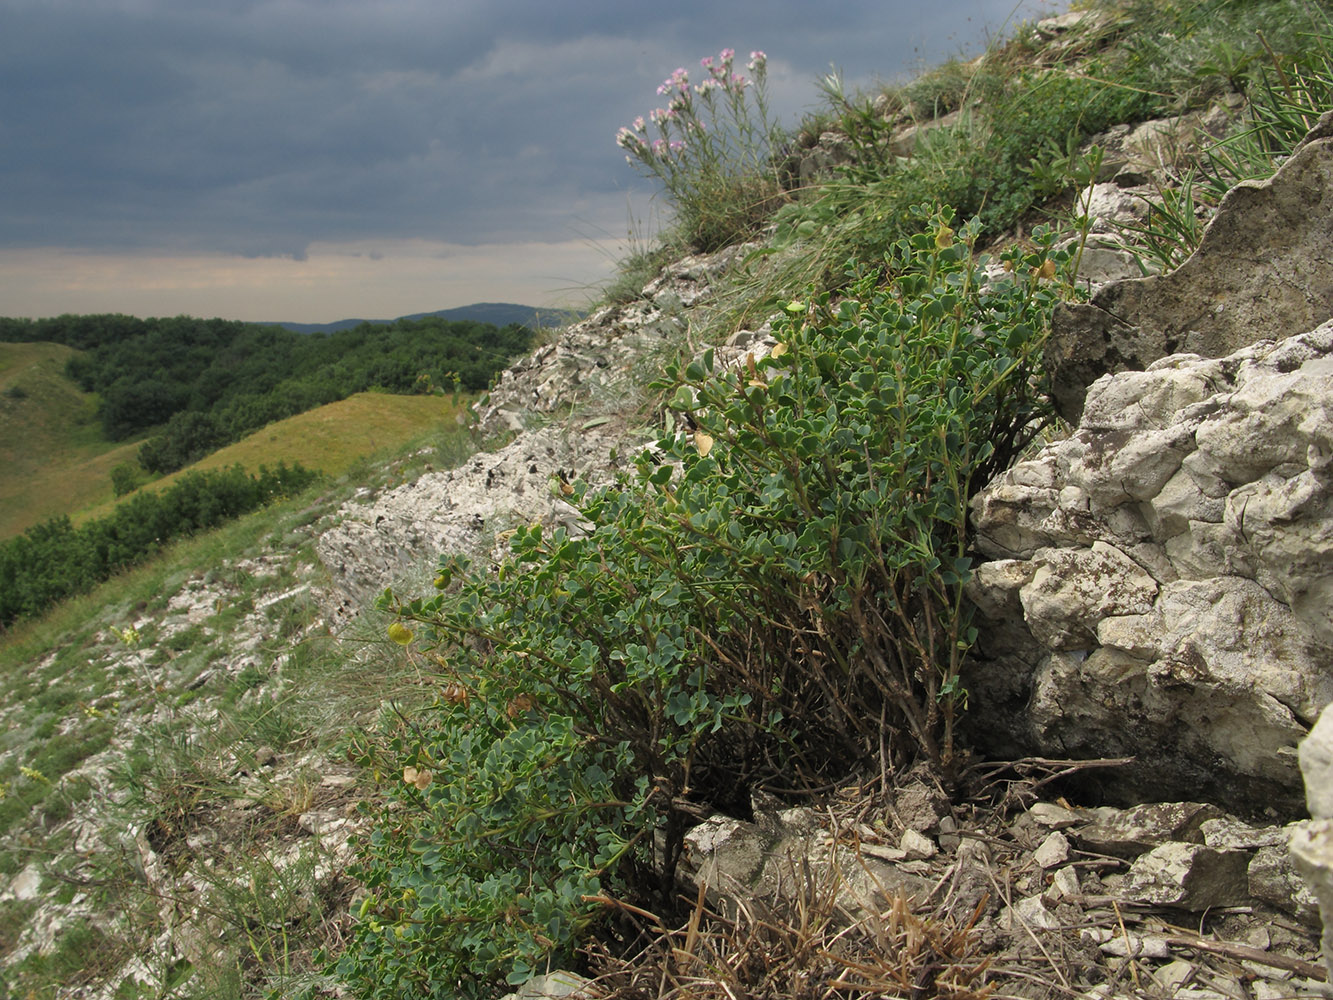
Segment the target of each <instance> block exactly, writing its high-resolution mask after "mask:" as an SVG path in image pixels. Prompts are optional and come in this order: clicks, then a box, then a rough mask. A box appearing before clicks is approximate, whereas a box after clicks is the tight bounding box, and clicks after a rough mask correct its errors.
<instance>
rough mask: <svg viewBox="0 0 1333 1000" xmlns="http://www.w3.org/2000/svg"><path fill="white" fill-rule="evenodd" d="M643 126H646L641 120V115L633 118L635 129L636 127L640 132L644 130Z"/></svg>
mask: <svg viewBox="0 0 1333 1000" xmlns="http://www.w3.org/2000/svg"><path fill="white" fill-rule="evenodd" d="M645 127H646V126H645V123H644V120H643V115H639V117H638V118H635V119H634V128H635V129H637V130H638V131H640V132H642V131H643V130H644V128H645Z"/></svg>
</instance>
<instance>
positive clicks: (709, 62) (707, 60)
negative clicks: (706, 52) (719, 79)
mask: <svg viewBox="0 0 1333 1000" xmlns="http://www.w3.org/2000/svg"><path fill="white" fill-rule="evenodd" d="M699 65H700V66H702V67H703V68H704V69H712V68H713V57H712V56H704V57H703V58H702V59H700V60H699Z"/></svg>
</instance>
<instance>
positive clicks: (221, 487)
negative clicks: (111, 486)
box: [0, 463, 318, 629]
mask: <svg viewBox="0 0 1333 1000" xmlns="http://www.w3.org/2000/svg"><path fill="white" fill-rule="evenodd" d="M316 478H318V473H315V472H311V471H310V470H308V469H305V468H303V467H302V466H300V465H293V466H288V465H287V464H285V463H281V464H279V465H278V467H277V468H276V469H268V468H264V467H261V468H260V470H259V473H258V474H257V475H248V474H247V473H246V472H245V470H243V469H242V468H241V467H240V466H239V465H236V466H232V467H231V468H229V469H217V470H211V471H207V472H187V473H186V474H185V475H183V476H182V477H181V478H180V480H179V481H177V482H176V483H174V484H173V485H172V486H171V487H169V488H168V489H166V490H163V491H162V492H160V493H140V494H138V495H137V496H134V497H131V498H130V499H129V500H125V501H122V502H121V503H119V504H117V505H116V508H115V510H114V512H113V513H111V514H110V515H108V516H106V517H103V518H98V519H96V520H92V521H87V522H85V523H84V524H81V525H79V526H77V527H76V526H75V525H74V524H73V523H72V522H71V521H70V519H69V518H68V517H67V516H62V517H53V518H51V519H49V520H47V521H45V522H43V523H42V524H39V525H36V526H34V527H32V528H29V529H28V530H27V531H25V532H24V533H23V534H22V535H19V536H17V537H15V538H10V539H7V540H6V541H4V542H0V629H3V628H4V627H6V626H8V625H10V624H12V623H13V622H14V621H16V620H17V619H19V618H24V617H27V616H30V615H34V614H38V613H40V612H42V611H44V610H45V609H47V608H49V607H50V606H51V605H53V604H55V603H56V602H58V601H61V600H64V599H65V598H66V597H71V596H73V595H75V594H80V593H84V592H86V591H88V590H91V589H92V587H93V586H94V585H95V584H97V583H100V582H101V581H103V580H105V579H107V578H108V577H110V576H111V575H112V574H113V573H116V572H118V571H119V570H122V569H125V568H127V567H129V566H133V565H134V564H135V563H138V562H140V561H142V560H143V559H144V558H145V557H146V556H148V555H151V554H152V553H153V552H156V551H157V550H158V549H160V548H161V547H162V546H164V545H165V544H167V543H168V542H170V541H172V540H173V539H177V538H180V537H182V536H184V535H192V534H194V533H195V532H198V531H203V530H205V529H208V528H215V527H217V526H218V525H220V524H222V523H223V522H224V521H228V520H231V519H232V518H235V517H239V516H240V515H242V514H246V513H249V512H250V511H252V510H255V509H256V508H258V507H261V506H264V505H265V504H267V503H271V502H273V501H275V500H280V499H283V498H285V497H287V496H290V495H292V494H294V493H296V492H299V491H300V490H302V489H304V488H305V487H306V486H308V485H309V484H310V483H312V482H313V481H314V480H315V479H316Z"/></svg>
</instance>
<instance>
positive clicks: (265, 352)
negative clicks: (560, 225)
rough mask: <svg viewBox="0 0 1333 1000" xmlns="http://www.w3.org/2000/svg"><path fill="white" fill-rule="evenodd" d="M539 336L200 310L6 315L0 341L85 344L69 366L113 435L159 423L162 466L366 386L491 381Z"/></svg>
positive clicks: (157, 469)
mask: <svg viewBox="0 0 1333 1000" xmlns="http://www.w3.org/2000/svg"><path fill="white" fill-rule="evenodd" d="M532 338H533V333H532V331H531V330H529V329H528V328H527V327H524V326H518V325H517V324H511V325H509V326H504V327H497V326H495V325H493V324H490V323H480V322H475V321H467V320H445V319H441V318H439V317H435V316H428V317H422V318H419V319H401V320H396V321H395V322H393V323H388V324H376V323H362V324H360V325H358V326H355V327H353V328H351V329H348V330H340V331H337V332H336V333H328V334H325V333H312V334H301V333H294V332H292V331H290V330H287V329H284V328H283V327H279V326H271V325H261V324H256V323H243V322H239V321H235V320H223V319H197V318H194V317H190V316H177V317H174V318H162V319H139V318H137V317H134V316H123V315H118V314H107V315H90V316H76V315H66V316H57V317H53V318H48V319H36V320H34V319H13V318H0V341H49V342H52V343H58V344H65V345H68V346H70V347H73V348H76V349H78V350H80V351H81V352H82V353H81V354H79V355H76V356H75V357H73V358H71V359H70V361H69V362H68V364H67V367H66V373H67V374H68V375H69V377H70V378H71V379H73V380H74V381H75V382H76V383H78V385H79V387H80V388H81V389H83V390H84V391H85V392H95V393H97V394H98V397H99V404H98V416H99V419H100V420H101V424H102V431H103V433H104V434H105V436H106V437H107V439H108V440H112V441H121V440H124V439H126V438H129V437H133V436H134V435H136V434H141V433H143V432H145V431H149V430H153V429H157V430H158V433H156V434H155V435H154V436H153V437H151V438H149V439H148V440H147V441H145V442H144V444H143V445H142V446H141V447H140V449H139V455H138V458H139V463H140V465H142V466H143V467H144V469H145V470H146V471H148V472H153V473H165V472H171V471H174V470H176V469H179V468H182V467H183V466H185V465H187V464H189V463H190V462H193V461H195V460H197V459H198V458H201V457H203V456H204V455H206V454H208V453H209V452H212V451H214V450H216V449H218V448H220V447H222V446H223V445H226V444H230V443H231V442H233V441H236V440H239V439H240V438H241V437H243V436H244V435H246V434H248V433H250V432H251V431H254V430H257V429H258V428H260V427H263V426H264V425H265V424H268V423H271V422H273V421H275V420H281V419H283V418H285V417H290V416H294V415H296V414H298V413H303V412H305V411H306V410H310V409H313V408H315V407H317V406H322V405H324V404H326V403H332V402H336V401H338V400H340V399H346V398H347V397H348V396H350V395H352V394H353V393H357V392H363V391H366V390H368V389H380V390H383V391H386V392H393V393H411V392H430V391H437V390H441V389H446V390H447V389H453V390H455V391H457V390H459V389H462V390H466V391H480V390H484V389H486V388H487V387H488V386H489V385H490V383H491V381H492V380H493V379H494V378H495V376H496V375H497V374H498V373H499V372H500V371H501V370H503V369H504V367H505V366H506V365H507V364H508V363H509V361H510V359H512V358H513V357H515V356H516V355H518V354H521V353H523V352H524V351H526V350H528V348H529V347H530V346H531V343H532Z"/></svg>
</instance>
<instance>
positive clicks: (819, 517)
mask: <svg viewBox="0 0 1333 1000" xmlns="http://www.w3.org/2000/svg"><path fill="white" fill-rule="evenodd" d="M918 222H919V224H920V225H922V226H923V227H924V228H923V231H921V232H919V233H918V234H917V235H916V236H914V237H913V238H911V239H910V240H902V241H899V242H898V243H897V244H896V245H895V246H894V247H893V248H892V252H891V254H889V255H888V257H887V258H886V259H885V262H884V264H885V266H884V268H883V269H882V270H881V271H880V273H879V274H877V275H875V276H874V277H873V278H865V279H862V280H860V281H859V282H858V283H857V284H856V285H855V286H854V288H853V293H852V294H851V295H849V296H848V297H847V298H845V299H843V300H842V301H836V302H835V301H833V300H831V299H830V298H829V297H828V296H826V295H825V296H819V297H815V298H812V299H811V300H809V301H800V302H789V303H788V304H787V308H786V314H785V316H784V317H783V318H782V319H781V320H779V321H777V322H775V324H774V333H775V336H776V337H777V338H778V339H779V345H778V346H777V347H776V348H774V349H773V351H772V353H771V354H769V355H768V356H767V357H764V358H759V359H756V358H754V357H753V356H751V357H748V358H746V359H744V360H743V361H742V362H741V363H739V364H738V365H727V364H724V363H723V362H722V361H721V360H720V359H719V358H718V357H717V356H716V355H715V354H714V353H713V352H711V351H710V352H707V353H705V355H704V356H703V357H702V358H701V359H700V360H698V361H695V362H693V363H691V364H689V365H688V366H686V367H684V369H683V370H682V369H679V368H677V369H673V370H671V371H669V373H668V377H669V378H672V379H674V380H676V381H677V382H678V384H677V385H675V386H674V387H673V388H674V389H675V393H674V396H673V397H672V403H671V405H672V408H673V410H675V411H676V412H677V413H678V414H680V416H679V419H678V421H677V422H675V423H674V424H673V429H672V430H671V431H670V432H669V433H668V434H667V435H666V436H665V437H664V438H663V439H662V440H661V441H660V442H659V443H658V445H657V448H656V449H655V450H650V451H648V452H645V453H644V455H643V456H641V458H640V460H639V464H638V471H637V474H636V475H634V476H633V477H631V478H629V479H627V480H625V481H623V482H620V483H618V484H616V485H614V486H609V487H601V488H592V487H590V486H588V485H587V484H586V483H583V482H581V481H580V482H575V483H565V482H563V481H560V482H558V483H556V484H553V485H554V488H556V489H558V490H559V491H560V492H561V493H562V494H565V495H566V497H567V498H568V499H569V500H570V501H571V502H573V503H575V504H577V505H578V507H579V509H580V510H581V512H582V514H583V516H584V518H585V519H586V527H587V530H586V531H584V532H579V533H570V532H568V531H566V530H565V529H563V528H559V529H556V530H555V531H551V532H548V531H545V530H543V529H542V528H540V527H538V526H531V527H522V528H520V529H518V530H517V531H515V532H514V534H513V537H512V543H511V544H512V549H511V553H510V555H509V557H508V558H507V559H506V561H505V562H503V563H502V564H501V565H500V566H499V568H498V570H497V571H496V572H494V573H482V572H473V571H470V570H468V568H467V567H466V566H465V565H464V564H463V563H461V562H460V561H459V560H457V559H452V558H449V559H445V560H443V561H442V562H441V569H440V575H439V577H438V578H437V580H436V585H437V587H438V588H439V590H440V592H439V593H438V594H436V595H435V596H434V597H432V598H429V599H424V598H423V599H418V600H413V601H407V602H403V601H400V600H399V599H397V598H396V597H395V596H394V595H392V594H391V593H389V594H386V596H385V599H384V602H383V605H384V606H385V607H386V608H387V609H389V610H391V611H393V612H395V613H396V616H397V619H398V620H396V621H395V622H394V623H393V624H392V625H391V626H390V627H389V637H390V638H391V639H392V640H394V641H395V642H398V643H400V644H403V645H408V646H412V647H414V648H417V649H420V650H421V651H422V655H423V656H426V657H429V659H428V661H427V662H433V663H434V664H436V666H437V668H438V671H439V678H438V682H439V685H440V688H439V690H440V696H439V699H438V700H437V702H436V703H435V705H434V706H433V707H432V708H430V709H429V710H428V711H426V712H425V713H424V714H418V715H416V716H414V717H410V718H400V719H399V723H398V725H397V726H396V728H394V729H392V730H391V731H390V732H388V733H385V734H382V735H379V736H374V737H362V738H358V740H357V741H356V744H355V752H356V755H358V756H359V757H360V758H361V759H362V760H363V761H364V762H366V763H367V764H368V765H371V766H373V767H374V768H375V769H376V771H377V773H379V774H380V775H381V776H383V777H384V778H385V779H386V781H387V783H388V790H389V792H390V795H389V798H390V799H391V802H390V803H389V804H388V805H387V806H386V807H385V808H384V809H383V811H382V812H380V813H379V815H378V816H377V817H376V825H375V829H374V832H373V833H372V834H371V836H370V838H369V841H368V843H367V845H366V848H365V852H364V855H363V858H362V861H361V865H360V867H359V869H358V870H357V872H356V873H355V874H357V875H358V876H359V877H360V879H361V880H362V881H363V883H364V884H365V886H366V887H367V895H366V896H365V897H364V899H363V900H361V901H360V904H359V906H358V907H357V908H356V911H355V912H356V915H357V918H358V919H357V922H356V924H355V927H354V930H353V937H352V940H351V942H350V945H349V947H348V949H347V950H346V951H345V952H344V954H343V955H342V956H341V958H340V959H339V961H338V963H337V968H338V970H339V972H340V973H341V974H342V975H343V976H344V977H346V978H348V979H350V980H352V981H354V982H355V984H356V985H357V987H358V988H359V989H360V990H361V991H362V995H364V996H367V997H375V998H387V997H395V998H398V997H404V998H416V997H422V998H424V997H437V996H446V995H448V996H453V995H462V996H470V995H478V996H479V995H486V994H487V993H488V992H490V991H491V990H492V989H494V988H496V987H497V984H498V983H499V982H500V981H503V980H504V979H506V978H507V979H508V980H509V981H510V982H520V981H522V980H524V979H526V978H527V977H528V976H529V975H530V974H532V973H533V972H534V971H538V970H540V969H541V968H542V967H544V964H545V963H547V962H548V961H564V960H568V959H569V958H570V954H571V951H572V949H573V948H574V946H575V944H576V943H577V942H578V941H579V939H580V938H581V937H582V936H583V935H585V934H586V933H587V932H588V931H589V929H590V928H592V927H594V926H595V925H596V921H597V918H598V916H599V913H600V912H601V910H602V909H603V908H604V907H605V905H606V902H607V897H608V895H615V896H621V897H626V896H627V897H629V898H631V899H635V898H637V899H639V900H641V901H643V902H644V903H652V904H654V905H669V903H670V900H671V897H672V895H673V885H674V881H673V869H674V865H675V861H676V858H677V857H678V855H679V852H680V849H681V844H682V837H683V834H684V832H685V831H686V829H687V828H688V826H689V824H690V823H691V822H693V819H692V817H694V816H697V815H698V814H700V813H701V812H703V811H705V810H706V809H708V808H709V807H712V806H721V807H725V808H731V809H733V810H740V811H743V810H744V809H746V808H748V798H749V792H750V790H751V789H752V788H754V787H756V786H758V785H761V784H763V783H765V782H773V781H774V780H775V779H776V781H778V782H781V783H782V784H783V785H786V786H788V787H789V786H790V784H791V783H793V782H803V783H807V784H808V783H813V782H816V781H820V780H827V779H828V778H830V777H840V776H842V775H845V774H846V773H848V772H849V771H850V770H853V769H855V768H857V767H860V766H865V765H867V764H869V763H872V762H875V761H876V760H877V759H878V760H883V763H884V765H885V766H894V765H896V764H901V763H906V762H907V761H909V760H912V759H914V758H916V757H918V756H924V757H926V758H928V759H930V760H932V761H933V762H934V763H935V764H936V765H937V766H938V767H939V768H940V769H941V772H942V773H943V774H945V776H946V777H947V775H948V773H949V772H950V770H951V767H952V765H953V763H954V760H955V750H954V747H953V721H954V718H955V715H956V713H957V711H958V710H959V708H960V707H961V706H962V705H963V704H964V703H965V701H966V692H965V691H963V690H962V688H961V687H960V685H959V681H958V678H959V673H958V670H959V666H960V663H961V659H962V656H963V654H964V653H965V651H966V650H967V648H968V645H969V643H970V642H971V640H972V638H973V631H972V629H971V626H970V624H969V621H968V610H967V607H966V605H965V602H964V600H963V586H964V584H965V582H966V581H967V579H968V576H969V574H970V566H971V559H970V553H969V549H968V540H967V534H966V518H967V501H968V498H969V496H970V495H971V493H972V492H973V490H974V489H975V488H978V487H979V486H980V485H981V483H982V482H983V481H984V480H985V479H986V478H987V477H988V476H989V474H990V473H991V472H993V471H994V470H996V469H997V468H999V467H1002V466H1003V465H1005V464H1006V463H1007V462H1008V461H1009V460H1010V459H1011V458H1012V456H1013V455H1014V454H1015V453H1016V451H1017V450H1019V449H1020V448H1022V447H1023V446H1024V444H1025V443H1026V442H1027V441H1028V440H1029V439H1030V437H1031V436H1032V435H1033V434H1034V433H1035V432H1036V430H1037V428H1038V427H1039V426H1040V425H1041V423H1042V421H1043V419H1044V417H1045V415H1046V412H1047V411H1046V408H1045V403H1044V396H1043V394H1042V392H1041V390H1040V384H1039V377H1038V374H1037V369H1036V362H1037V359H1038V356H1039V352H1040V348H1041V344H1042V342H1043V339H1044V336H1045V333H1046V330H1047V321H1048V317H1049V315H1050V312H1051V308H1052V306H1053V304H1054V301H1055V299H1056V297H1057V296H1058V294H1059V286H1058V284H1057V282H1056V281H1055V280H1054V278H1055V275H1056V273H1057V262H1058V260H1059V259H1060V258H1059V256H1058V255H1054V254H1052V252H1051V250H1050V239H1049V238H1048V237H1045V236H1042V237H1041V238H1040V241H1039V243H1038V245H1037V246H1036V247H1035V248H1034V249H1032V250H1030V251H1026V252H1025V251H1023V250H1021V249H1019V248H1014V249H1013V250H1011V251H1010V252H1008V253H1007V254H1006V256H1005V265H1006V271H1007V273H1003V274H1002V275H1001V276H1000V277H999V278H997V279H994V280H991V281H989V282H984V281H983V279H982V272H981V270H980V263H981V262H980V261H979V260H978V259H977V258H976V257H975V256H974V254H973V252H972V245H973V242H974V240H975V238H976V235H977V225H976V224H975V223H969V224H968V225H966V226H963V227H961V228H960V230H959V231H958V232H955V231H954V229H953V228H952V227H951V215H950V214H948V213H947V212H946V213H938V214H934V215H931V214H930V213H929V212H927V211H925V210H919V211H918Z"/></svg>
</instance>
